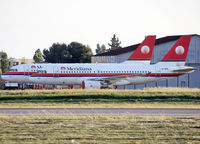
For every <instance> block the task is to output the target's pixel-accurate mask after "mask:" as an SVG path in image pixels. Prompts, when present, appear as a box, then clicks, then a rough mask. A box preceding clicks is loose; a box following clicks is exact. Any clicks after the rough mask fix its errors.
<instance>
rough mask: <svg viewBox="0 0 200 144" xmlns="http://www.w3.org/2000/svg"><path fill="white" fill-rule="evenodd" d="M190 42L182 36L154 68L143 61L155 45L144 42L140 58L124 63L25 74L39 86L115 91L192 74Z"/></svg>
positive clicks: (53, 68)
mask: <svg viewBox="0 0 200 144" xmlns="http://www.w3.org/2000/svg"><path fill="white" fill-rule="evenodd" d="M154 38H155V37H154ZM190 39H191V36H189V35H185V36H181V37H180V39H179V40H178V41H177V42H176V43H175V45H174V46H173V47H172V48H171V49H170V51H169V52H168V53H167V54H166V56H165V57H164V58H163V59H162V61H161V62H159V63H157V64H153V65H149V64H148V63H149V62H146V60H144V59H145V58H146V57H147V56H148V54H149V52H151V54H152V51H151V50H150V48H151V47H152V46H151V45H150V44H153V45H154V43H153V42H152V43H151V42H149V43H148V44H147V43H145V40H144V41H143V43H142V44H141V46H139V47H138V49H137V50H135V52H138V53H140V54H142V56H141V57H140V56H138V55H136V54H134V53H135V52H134V53H133V54H132V55H131V56H130V57H129V59H128V60H127V61H125V62H123V63H116V64H108V63H101V64H100V63H94V64H43V65H40V66H41V68H40V70H38V71H37V72H36V71H34V70H31V71H30V72H28V74H29V73H31V75H30V76H28V79H29V81H31V82H34V83H40V84H59V85H61V84H62V85H71V84H75V85H81V86H82V88H83V89H92V88H96V89H99V88H115V87H116V86H117V85H128V84H144V83H150V82H155V81H161V80H165V79H169V78H172V77H176V76H180V75H183V74H187V73H191V72H193V71H195V68H193V67H188V66H185V60H186V57H187V52H188V48H189V44H190ZM154 42H155V41H154ZM151 54H149V55H150V57H151ZM134 55H135V56H136V58H134ZM147 61H150V59H148V60H147ZM134 63H136V64H134ZM36 68H37V67H36V66H35V67H34V68H33V69H36ZM35 72H36V73H35ZM3 79H4V78H3Z"/></svg>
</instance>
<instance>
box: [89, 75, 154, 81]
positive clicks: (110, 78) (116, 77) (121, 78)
mask: <svg viewBox="0 0 200 144" xmlns="http://www.w3.org/2000/svg"><path fill="white" fill-rule="evenodd" d="M149 74H150V73H147V74H146V73H144V74H133V75H118V76H112V77H104V78H100V79H89V80H91V81H104V82H106V83H109V84H112V83H115V82H117V81H119V80H123V79H127V78H134V77H143V76H149Z"/></svg>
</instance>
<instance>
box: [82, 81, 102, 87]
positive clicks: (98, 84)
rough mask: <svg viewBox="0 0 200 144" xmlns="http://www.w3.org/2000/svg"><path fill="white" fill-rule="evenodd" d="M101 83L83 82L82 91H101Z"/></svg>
mask: <svg viewBox="0 0 200 144" xmlns="http://www.w3.org/2000/svg"><path fill="white" fill-rule="evenodd" d="M100 88H101V82H100V81H82V89H100Z"/></svg>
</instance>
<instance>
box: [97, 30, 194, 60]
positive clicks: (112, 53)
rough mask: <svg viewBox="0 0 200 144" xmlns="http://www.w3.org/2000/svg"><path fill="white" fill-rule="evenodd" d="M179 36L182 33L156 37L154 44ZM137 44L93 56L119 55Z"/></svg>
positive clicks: (176, 38)
mask: <svg viewBox="0 0 200 144" xmlns="http://www.w3.org/2000/svg"><path fill="white" fill-rule="evenodd" d="M181 36H182V35H176V36H166V37H162V38H158V39H156V42H155V45H159V44H162V43H166V42H170V41H175V40H178V39H179V38H180V37H181ZM192 36H197V34H192ZM139 45H140V43H138V44H135V45H131V46H127V47H124V48H120V49H116V50H111V51H108V52H105V53H100V54H96V55H94V56H115V55H119V54H123V53H127V52H130V51H132V50H135V49H136V48H137V47H138V46H139Z"/></svg>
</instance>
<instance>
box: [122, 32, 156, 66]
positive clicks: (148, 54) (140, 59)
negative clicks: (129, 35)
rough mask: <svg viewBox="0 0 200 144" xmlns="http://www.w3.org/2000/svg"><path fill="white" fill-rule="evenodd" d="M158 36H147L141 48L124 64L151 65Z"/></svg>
mask: <svg viewBox="0 0 200 144" xmlns="http://www.w3.org/2000/svg"><path fill="white" fill-rule="evenodd" d="M155 40H156V36H155V35H150V36H147V37H146V38H145V39H144V41H143V42H142V43H141V44H140V45H139V47H138V48H137V49H136V50H135V51H134V52H133V53H132V54H131V56H130V57H129V58H128V59H127V60H126V61H125V62H124V63H134V64H137V63H144V64H150V61H151V58H152V53H153V48H154V44H155Z"/></svg>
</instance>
